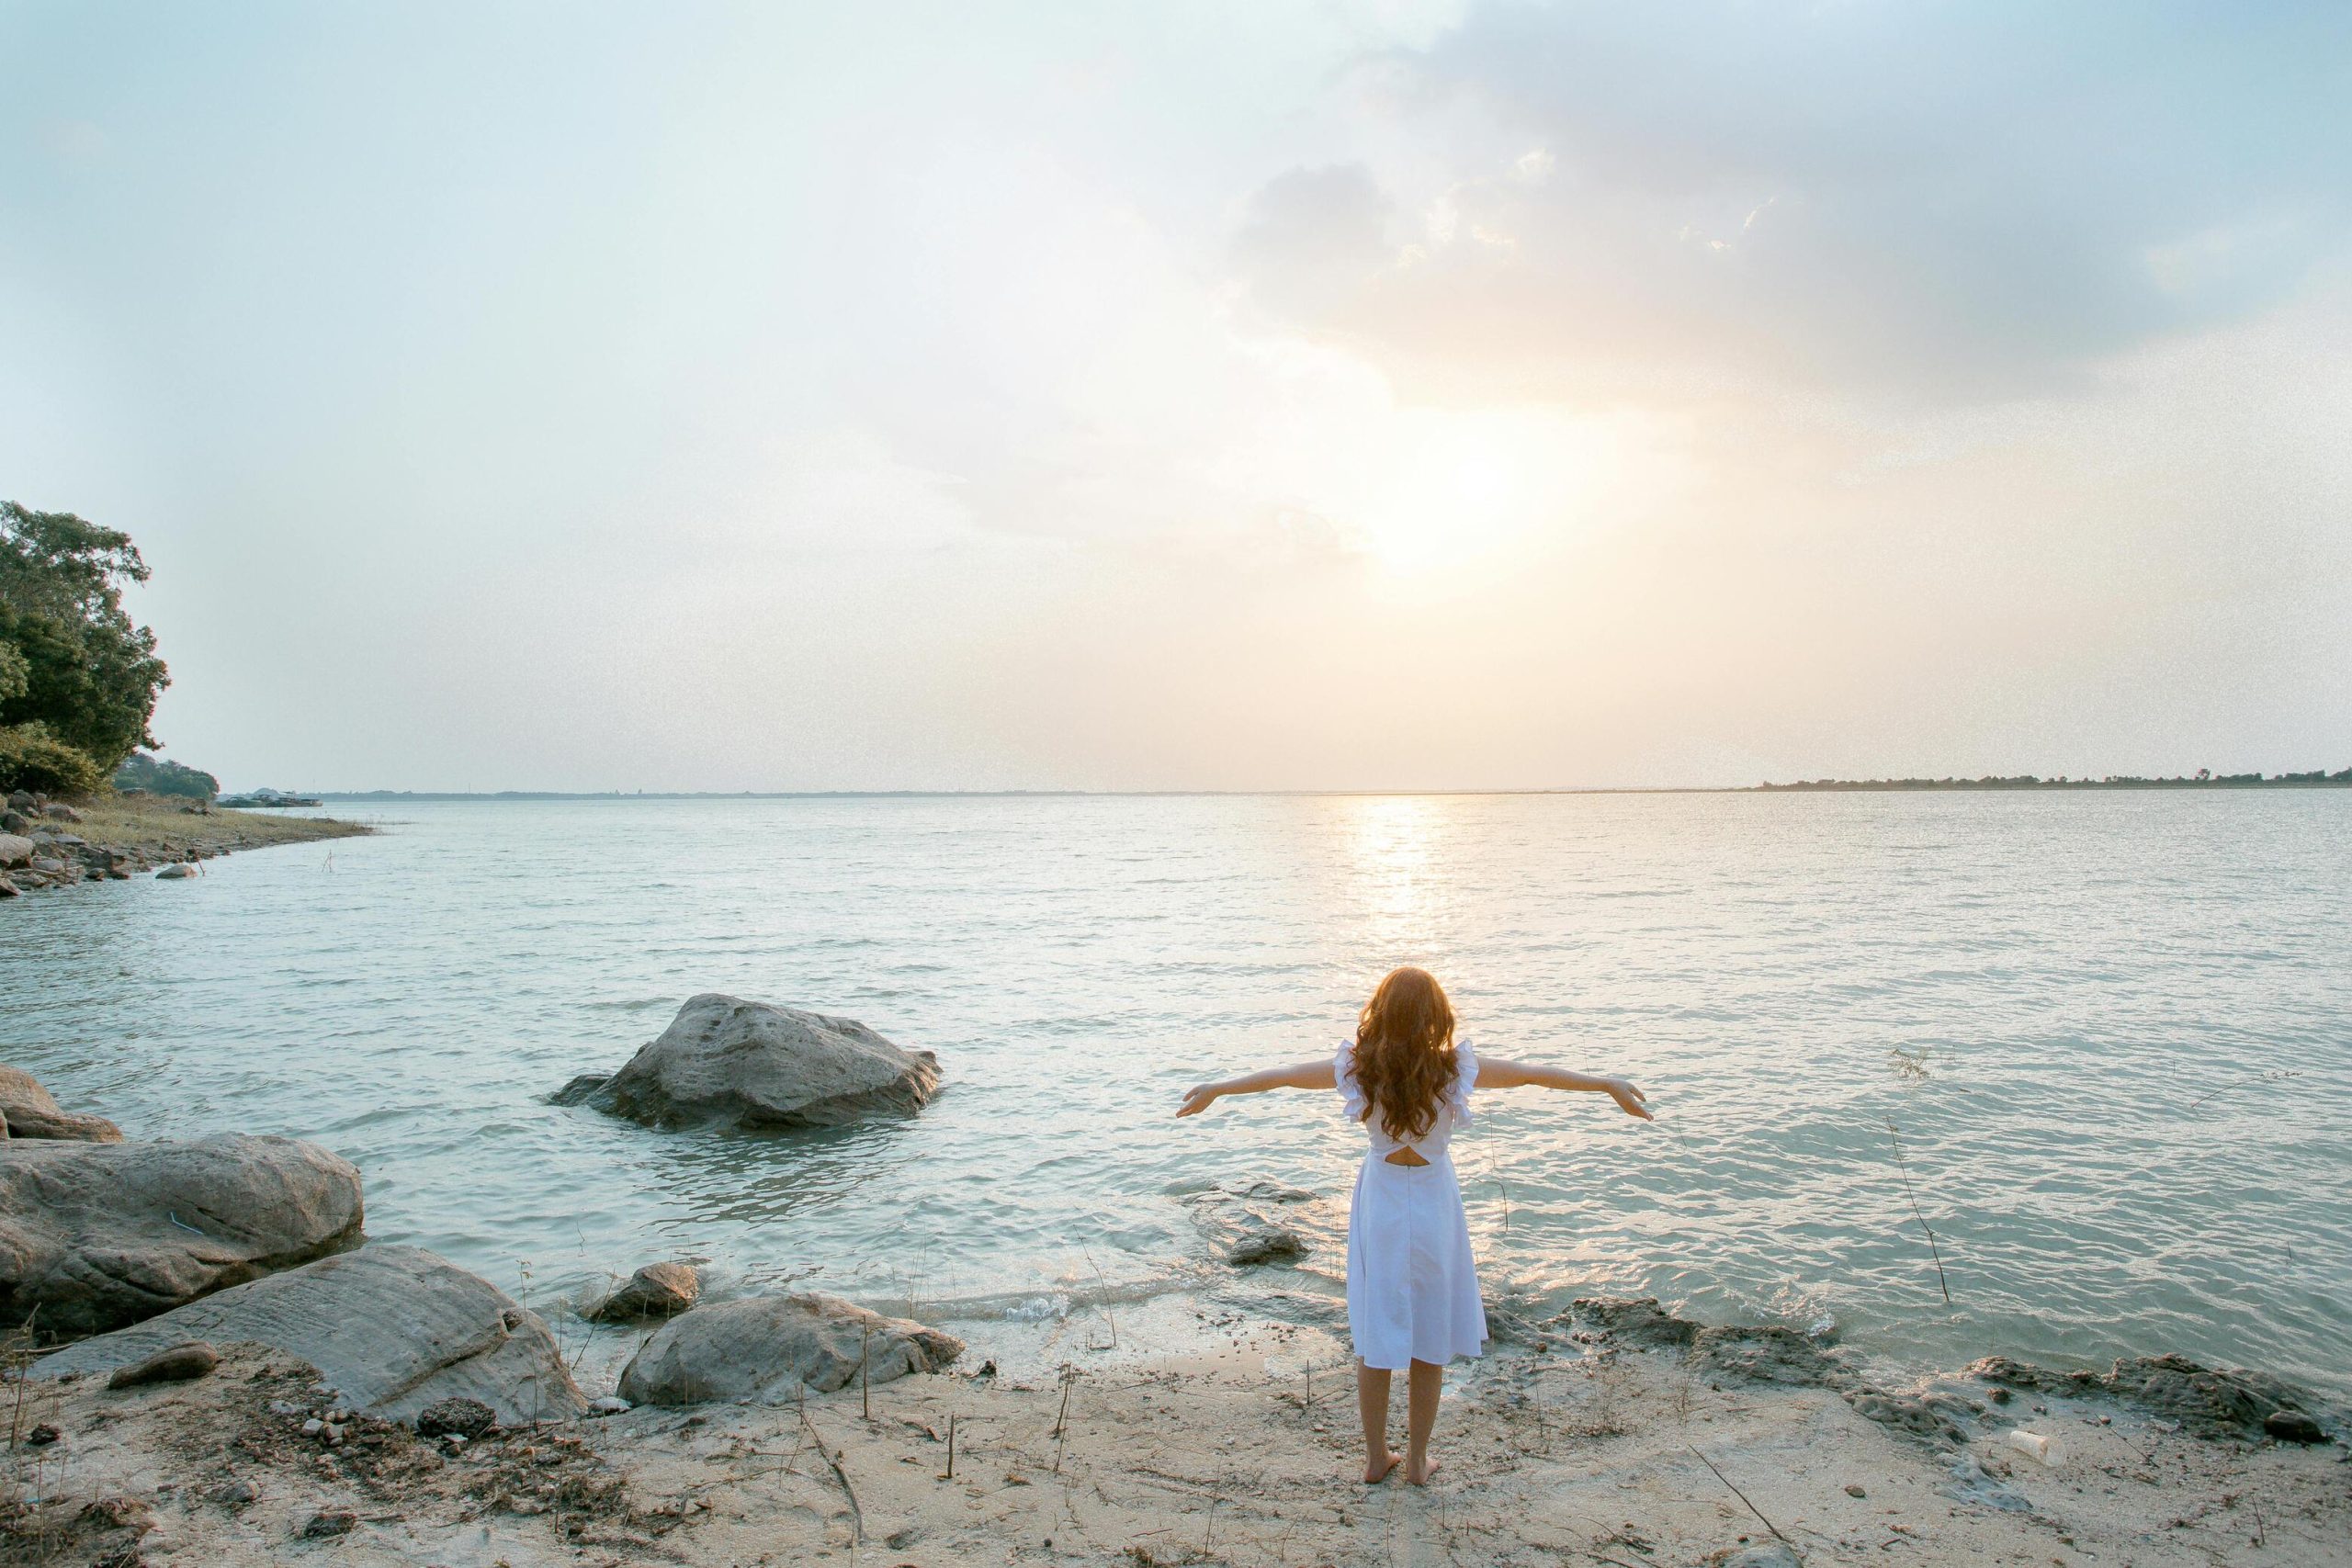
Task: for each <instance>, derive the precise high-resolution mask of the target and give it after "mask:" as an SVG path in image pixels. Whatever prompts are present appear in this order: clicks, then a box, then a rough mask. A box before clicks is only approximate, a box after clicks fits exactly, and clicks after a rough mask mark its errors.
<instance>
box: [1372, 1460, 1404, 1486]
mask: <svg viewBox="0 0 2352 1568" xmlns="http://www.w3.org/2000/svg"><path fill="white" fill-rule="evenodd" d="M1403 1462H1404V1456H1403V1455H1402V1454H1396V1453H1389V1454H1383V1455H1382V1456H1381V1457H1380V1458H1378V1459H1374V1460H1366V1461H1364V1466H1363V1483H1364V1484H1365V1485H1366V1486H1377V1485H1379V1484H1380V1483H1382V1482H1384V1481H1385V1480H1387V1479H1388V1472H1390V1471H1392V1470H1394V1469H1396V1468H1397V1466H1398V1465H1400V1464H1402V1463H1403Z"/></svg>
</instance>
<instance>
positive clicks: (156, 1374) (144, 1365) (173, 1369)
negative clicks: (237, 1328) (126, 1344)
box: [107, 1339, 220, 1388]
mask: <svg viewBox="0 0 2352 1568" xmlns="http://www.w3.org/2000/svg"><path fill="white" fill-rule="evenodd" d="M219 1365H220V1351H218V1350H215V1349H214V1348H212V1347H211V1346H209V1345H207V1344H206V1343H205V1342H204V1341H203V1340H201V1339H190V1340H187V1341H185V1342H184V1343H181V1344H178V1345H171V1346H167V1347H165V1348H163V1349H161V1350H158V1351H156V1352H155V1353H154V1354H153V1355H152V1356H150V1357H148V1358H147V1359H145V1360H141V1361H133V1362H131V1363H130V1365H129V1366H127V1367H117V1368H116V1369H115V1370H114V1371H113V1373H112V1374H111V1375H110V1376H108V1377H107V1387H108V1388H138V1387H141V1385H143V1384H146V1383H151V1382H193V1381H195V1380H196V1379H198V1378H201V1377H209V1376H210V1375H211V1374H212V1369H213V1368H215V1367H217V1366H219Z"/></svg>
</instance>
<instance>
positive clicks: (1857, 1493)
mask: <svg viewBox="0 0 2352 1568" xmlns="http://www.w3.org/2000/svg"><path fill="white" fill-rule="evenodd" d="M1846 1495H1847V1496H1849V1497H1867V1496H1869V1495H1870V1494H1869V1493H1867V1492H1865V1491H1863V1490H1862V1488H1861V1485H1860V1483H1857V1482H1852V1481H1849V1482H1848V1483H1846Z"/></svg>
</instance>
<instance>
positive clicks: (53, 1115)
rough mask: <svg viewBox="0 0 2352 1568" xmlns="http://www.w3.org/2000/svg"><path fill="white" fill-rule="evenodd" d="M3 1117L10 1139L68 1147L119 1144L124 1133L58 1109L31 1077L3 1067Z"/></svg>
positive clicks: (101, 1119)
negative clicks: (53, 1142) (53, 1140)
mask: <svg viewBox="0 0 2352 1568" xmlns="http://www.w3.org/2000/svg"><path fill="white" fill-rule="evenodd" d="M0 1117H5V1118H6V1133H7V1136H9V1137H11V1138H56V1139H62V1140H64V1141H66V1142H69V1143H84V1144H119V1143H120V1142H122V1129H121V1128H119V1127H118V1126H116V1125H115V1124H114V1123H113V1122H109V1121H107V1119H106V1118H105V1117H103V1116H77V1115H75V1114H74V1112H72V1111H65V1110H62V1109H60V1108H59V1106H58V1103H57V1101H56V1100H55V1099H54V1098H53V1097H52V1096H51V1094H50V1092H49V1090H48V1089H43V1088H42V1087H41V1082H40V1079H39V1078H37V1077H33V1076H32V1074H30V1073H28V1072H25V1071H23V1070H21V1069H20V1068H17V1067H0Z"/></svg>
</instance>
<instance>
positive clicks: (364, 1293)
mask: <svg viewBox="0 0 2352 1568" xmlns="http://www.w3.org/2000/svg"><path fill="white" fill-rule="evenodd" d="M688 1321H691V1318H690V1317H689V1318H681V1319H679V1322H681V1323H684V1322H688ZM199 1338H200V1339H207V1340H209V1341H211V1342H212V1343H214V1344H216V1345H219V1344H224V1343H226V1342H228V1341H230V1340H247V1341H251V1342H253V1343H255V1344H259V1345H266V1346H267V1347H269V1348H271V1349H273V1350H278V1351H282V1352H284V1353H285V1354H287V1355H289V1356H296V1357H300V1359H303V1360H305V1361H308V1362H309V1363H310V1364H311V1365H312V1366H314V1367H316V1368H317V1369H318V1370H319V1376H320V1379H321V1381H322V1382H325V1383H326V1384H327V1385H329V1386H330V1387H332V1388H333V1389H334V1391H335V1393H336V1394H337V1396H339V1397H340V1398H341V1399H342V1400H344V1401H345V1402H346V1403H347V1404H350V1405H351V1406H352V1407H353V1408H354V1409H357V1410H363V1411H366V1412H367V1413H368V1414H369V1415H371V1416H379V1417H380V1418H382V1419H384V1420H387V1421H410V1420H414V1419H416V1418H417V1417H418V1416H422V1415H423V1414H424V1412H425V1411H426V1410H427V1409H428V1408H430V1407H432V1406H435V1405H438V1404H442V1403H443V1402H445V1401H447V1400H452V1399H469V1400H476V1401H479V1402H480V1403H481V1404H484V1405H487V1406H488V1407H489V1408H490V1410H491V1412H492V1416H494V1417H495V1418H496V1419H497V1420H498V1421H500V1422H502V1423H503V1424H506V1425H509V1426H513V1425H518V1424H521V1423H525V1422H529V1421H532V1420H535V1419H536V1420H566V1419H569V1418H571V1417H572V1416H578V1415H581V1414H582V1413H583V1412H584V1411H585V1410H586V1409H587V1407H588V1401H587V1399H586V1397H585V1396H584V1395H582V1393H581V1392H580V1386H579V1385H578V1384H577V1383H575V1382H572V1381H571V1372H570V1371H567V1370H566V1369H565V1367H564V1363H563V1356H562V1354H561V1352H560V1350H559V1349H558V1348H557V1346H556V1342H555V1337H554V1336H553V1335H551V1334H549V1333H548V1326H547V1325H546V1324H545V1323H543V1322H542V1321H540V1319H539V1316H538V1314H536V1313H532V1312H526V1311H525V1310H524V1309H523V1308H522V1307H520V1306H518V1305H516V1304H515V1303H514V1302H513V1301H512V1300H510V1299H508V1297H507V1295H506V1293H505V1292H503V1291H501V1290H500V1289H499V1288H498V1287H497V1286H495V1285H493V1284H492V1283H491V1282H490V1281H489V1280H485V1279H483V1278H481V1276H480V1275H478V1274H469V1273H468V1272H467V1271H466V1270H465V1269H460V1268H458V1267H457V1265H455V1264H453V1263H450V1262H448V1261H447V1260H446V1259H444V1258H439V1257H436V1256H435V1255H434V1254H433V1253H430V1252H427V1251H425V1250H424V1248H423V1247H363V1248H361V1249H360V1250H359V1251H357V1252H345V1253H341V1254H338V1255H337V1256H335V1257H333V1258H321V1259H320V1260H319V1261H317V1262H315V1263H311V1264H307V1265H305V1266H304V1267H302V1268H300V1269H288V1271H287V1272H285V1273H283V1274H270V1275H266V1276H265V1277H264V1278H262V1279H258V1280H253V1281H251V1282H249V1283H247V1284H243V1285H239V1286H236V1287H235V1288H233V1289H231V1290H226V1291H221V1292H218V1293H216V1294H213V1295H209V1296H207V1297H205V1298H204V1299H203V1300H202V1301H199V1302H191V1303H188V1304H187V1305H186V1306H184V1307H179V1308H176V1309H175V1310H173V1311H171V1312H167V1313H165V1314H163V1315H162V1316H161V1317H157V1318H153V1319H151V1320H150V1321H148V1322H146V1323H142V1324H140V1325H137V1326H136V1327H132V1328H124V1329H119V1330H117V1331H116V1332H114V1333H112V1334H103V1335H100V1336H99V1337H96V1338H95V1339H85V1340H83V1341H82V1342H81V1343H79V1344H76V1345H70V1346H68V1347H66V1348H64V1349H62V1350H59V1351H57V1352H55V1353H54V1354H52V1355H49V1356H45V1357H43V1358H42V1359H40V1360H38V1361H36V1362H34V1363H33V1368H32V1375H33V1376H35V1377H44V1378H53V1377H57V1376H59V1375H60V1374H62V1373H65V1372H82V1373H95V1372H109V1371H113V1370H114V1369H115V1368H116V1367H119V1366H126V1365H129V1364H130V1363H131V1362H134V1361H138V1360H142V1359H145V1358H147V1357H149V1356H151V1355H153V1354H154V1353H155V1352H156V1351H157V1350H160V1349H163V1348H165V1347H167V1346H171V1345H175V1344H178V1343H180V1342H181V1341H183V1340H187V1339H199Z"/></svg>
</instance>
